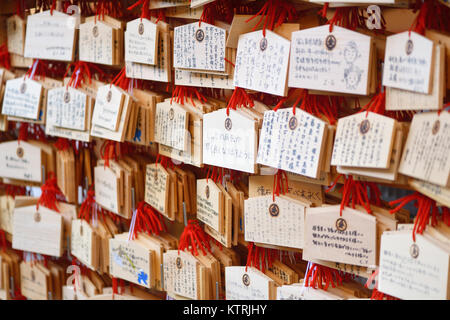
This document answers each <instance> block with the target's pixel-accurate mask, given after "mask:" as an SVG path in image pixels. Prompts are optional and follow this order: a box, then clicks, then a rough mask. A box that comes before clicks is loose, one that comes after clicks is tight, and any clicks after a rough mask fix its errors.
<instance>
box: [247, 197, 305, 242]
mask: <svg viewBox="0 0 450 320" xmlns="http://www.w3.org/2000/svg"><path fill="white" fill-rule="evenodd" d="M244 204H245V209H244V218H245V241H252V242H260V243H267V244H272V245H277V246H283V247H291V248H298V249H301V248H303V244H304V235H303V230H304V229H305V206H304V205H302V204H301V203H300V202H298V201H293V200H289V199H287V198H284V197H275V201H273V197H272V195H267V196H262V197H254V198H248V199H247V200H245V201H244Z"/></svg>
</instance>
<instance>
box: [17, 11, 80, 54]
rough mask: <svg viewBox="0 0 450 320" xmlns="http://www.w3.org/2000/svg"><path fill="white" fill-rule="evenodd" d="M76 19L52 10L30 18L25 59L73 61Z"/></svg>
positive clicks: (28, 20)
mask: <svg viewBox="0 0 450 320" xmlns="http://www.w3.org/2000/svg"><path fill="white" fill-rule="evenodd" d="M75 26H76V19H75V18H74V17H71V16H69V15H67V14H64V13H62V12H59V11H56V10H54V11H53V15H50V10H48V11H44V12H41V13H36V14H33V15H30V16H28V19H27V33H26V38H25V51H24V56H25V58H35V59H46V60H60V61H72V59H73V53H74V45H75Z"/></svg>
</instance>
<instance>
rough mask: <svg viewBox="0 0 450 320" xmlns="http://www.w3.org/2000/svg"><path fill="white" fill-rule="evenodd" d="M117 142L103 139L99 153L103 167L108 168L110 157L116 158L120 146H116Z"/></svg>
mask: <svg viewBox="0 0 450 320" xmlns="http://www.w3.org/2000/svg"><path fill="white" fill-rule="evenodd" d="M118 144H119V142H116V141H111V140H105V141H104V142H103V144H102V147H101V148H100V154H101V156H102V159H103V160H104V161H105V165H104V167H108V168H109V161H110V160H111V159H113V160H117V157H118V153H119V152H120V147H119V148H118V146H117V145H118Z"/></svg>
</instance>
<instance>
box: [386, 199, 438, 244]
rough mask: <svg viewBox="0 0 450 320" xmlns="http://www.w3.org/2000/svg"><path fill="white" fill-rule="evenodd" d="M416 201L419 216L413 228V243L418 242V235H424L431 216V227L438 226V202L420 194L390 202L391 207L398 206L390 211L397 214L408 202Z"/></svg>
mask: <svg viewBox="0 0 450 320" xmlns="http://www.w3.org/2000/svg"><path fill="white" fill-rule="evenodd" d="M411 201H414V206H415V207H416V208H417V215H416V218H415V219H414V228H413V233H412V236H413V241H414V242H415V241H416V233H418V234H422V233H423V231H424V230H425V228H426V226H427V225H428V224H429V223H430V215H431V225H432V226H433V227H434V226H436V225H437V217H438V213H439V210H438V208H437V206H436V201H434V200H432V199H430V198H428V197H427V196H424V195H423V194H421V193H419V192H417V191H416V192H414V193H413V194H410V195H408V196H405V197H402V198H399V199H397V200H393V201H390V202H389V205H391V206H393V205H397V207H395V208H394V209H392V210H390V211H389V212H390V213H395V212H397V211H399V210H400V209H401V208H403V207H404V206H405V205H406V204H407V203H408V202H411Z"/></svg>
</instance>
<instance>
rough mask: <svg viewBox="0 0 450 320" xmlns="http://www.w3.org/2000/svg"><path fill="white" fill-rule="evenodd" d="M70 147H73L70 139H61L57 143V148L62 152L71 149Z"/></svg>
mask: <svg viewBox="0 0 450 320" xmlns="http://www.w3.org/2000/svg"><path fill="white" fill-rule="evenodd" d="M70 147H72V144H71V143H70V142H69V139H66V138H61V137H60V138H58V140H56V142H55V148H56V149H58V150H60V151H65V150H67V149H69V148H70Z"/></svg>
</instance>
